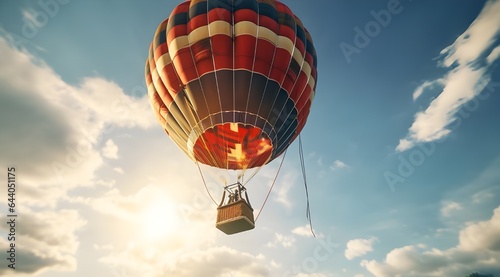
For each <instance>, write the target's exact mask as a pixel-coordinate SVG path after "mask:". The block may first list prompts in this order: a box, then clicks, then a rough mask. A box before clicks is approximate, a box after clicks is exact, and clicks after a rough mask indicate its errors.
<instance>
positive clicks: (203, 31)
mask: <svg viewBox="0 0 500 277" xmlns="http://www.w3.org/2000/svg"><path fill="white" fill-rule="evenodd" d="M207 37H208V26H207V25H205V26H201V27H198V28H196V29H194V30H192V31H191V32H190V33H189V35H188V38H189V43H190V44H191V45H192V44H193V43H196V42H198V41H200V40H202V39H204V38H207Z"/></svg>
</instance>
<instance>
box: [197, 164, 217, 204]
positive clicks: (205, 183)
mask: <svg viewBox="0 0 500 277" xmlns="http://www.w3.org/2000/svg"><path fill="white" fill-rule="evenodd" d="M195 163H196V165H197V166H198V171H200V176H201V179H202V180H203V185H205V189H206V190H207V192H208V196H210V198H211V199H212V201H213V202H214V204H215V205H216V206H217V202H215V200H214V198H213V197H212V194H211V193H210V191H209V190H208V187H207V182H205V177H203V172H201V168H200V165H199V164H198V162H195Z"/></svg>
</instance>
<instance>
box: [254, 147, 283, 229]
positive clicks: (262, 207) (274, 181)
mask: <svg viewBox="0 0 500 277" xmlns="http://www.w3.org/2000/svg"><path fill="white" fill-rule="evenodd" d="M286 151H287V150H285V152H284V153H283V158H282V159H281V162H280V165H279V167H278V172H276V176H274V180H273V183H272V185H271V188H270V189H269V191H268V192H267V195H266V199H265V200H264V203H262V206H261V207H260V209H259V213H258V214H257V216H256V217H255V222H257V219H259V216H260V213H261V212H262V209H264V206H265V205H266V203H267V199H268V198H269V195H270V194H271V191H272V190H273V187H274V184H276V179H278V175H279V173H280V170H281V166H282V165H283V161H285V156H286Z"/></svg>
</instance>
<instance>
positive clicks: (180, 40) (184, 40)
mask: <svg viewBox="0 0 500 277" xmlns="http://www.w3.org/2000/svg"><path fill="white" fill-rule="evenodd" d="M188 45H189V38H188V36H180V37H176V38H175V39H174V40H172V41H171V42H170V44H169V45H168V50H169V53H170V58H171V59H173V58H174V57H175V56H176V55H177V51H179V49H182V48H185V47H186V46H188Z"/></svg>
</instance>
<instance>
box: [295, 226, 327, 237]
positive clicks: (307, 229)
mask: <svg viewBox="0 0 500 277" xmlns="http://www.w3.org/2000/svg"><path fill="white" fill-rule="evenodd" d="M292 234H294V235H297V236H301V237H312V236H313V234H312V232H311V225H309V224H307V225H304V226H299V227H296V228H294V229H293V230H292ZM316 236H317V237H319V238H321V237H323V234H321V233H318V234H316Z"/></svg>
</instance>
